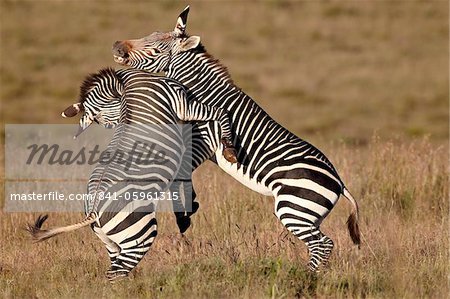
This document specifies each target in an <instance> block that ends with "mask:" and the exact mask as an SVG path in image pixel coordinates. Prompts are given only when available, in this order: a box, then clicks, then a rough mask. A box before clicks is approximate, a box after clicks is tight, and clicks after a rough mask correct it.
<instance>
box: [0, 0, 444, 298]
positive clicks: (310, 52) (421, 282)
mask: <svg viewBox="0 0 450 299" xmlns="http://www.w3.org/2000/svg"><path fill="white" fill-rule="evenodd" d="M190 4H191V13H190V20H189V24H188V26H189V27H188V31H189V32H190V33H191V34H196V35H200V36H201V37H202V40H203V43H204V44H205V46H206V47H207V49H208V50H209V51H210V53H212V54H213V55H214V56H215V57H217V58H219V59H220V60H221V61H222V62H223V63H224V64H225V65H226V66H227V67H228V68H229V70H230V73H231V75H232V77H233V79H234V81H235V82H236V84H237V85H239V86H240V87H242V88H243V89H244V90H245V91H246V92H247V93H248V94H249V95H251V96H252V97H253V98H255V99H256V100H257V102H258V103H259V104H261V106H262V107H264V109H266V111H268V112H269V113H270V114H271V115H272V116H273V117H274V118H275V119H276V120H278V121H280V122H281V123H282V124H283V125H285V126H286V127H287V128H289V129H290V130H291V131H293V132H295V133H296V134H298V135H299V136H301V137H302V138H305V139H307V140H309V141H311V142H312V143H313V144H315V145H317V146H318V147H319V148H321V149H322V150H323V151H324V152H325V153H326V154H327V156H328V157H329V158H330V159H331V160H332V161H333V163H334V164H335V166H336V168H337V169H338V170H339V172H340V174H341V177H342V178H343V179H344V181H345V182H346V185H347V186H348V187H349V189H350V191H351V192H352V193H353V194H354V196H355V198H357V200H358V202H359V204H360V209H361V229H362V233H363V244H362V247H361V250H357V248H356V247H354V246H353V245H352V243H351V241H350V238H349V236H348V234H347V231H346V227H345V220H346V219H347V216H348V213H349V212H350V209H349V206H348V204H347V203H346V202H345V200H343V201H340V202H339V203H338V205H337V207H336V208H335V210H333V212H332V213H331V215H330V216H329V218H327V220H326V221H325V222H324V223H323V225H322V227H323V230H324V232H326V233H327V234H328V235H329V236H330V237H331V238H332V239H333V240H334V241H335V251H334V253H333V255H332V259H331V263H330V265H329V269H327V270H326V271H324V272H323V273H320V274H318V275H317V276H311V275H309V274H308V273H307V272H306V271H305V267H304V265H305V262H306V259H307V254H306V247H304V246H303V245H302V244H301V243H300V242H299V241H297V240H296V239H295V238H293V237H292V236H290V235H289V234H287V232H286V230H285V229H284V228H283V227H282V225H280V223H278V221H277V219H276V217H274V216H273V199H272V198H270V197H264V196H260V195H258V194H256V193H254V192H252V191H250V190H248V189H246V188H245V187H243V186H241V185H240V184H239V183H237V182H236V181H234V180H233V179H232V178H230V177H228V176H227V175H225V174H223V173H222V172H221V171H220V170H218V169H217V167H215V166H214V165H212V164H211V163H207V164H206V165H204V166H202V167H201V168H200V169H198V171H196V173H195V181H194V183H195V186H196V190H197V193H198V200H199V202H200V210H199V212H198V214H196V215H195V216H194V217H193V227H192V228H191V229H190V230H189V231H188V232H187V234H186V237H185V239H183V240H180V239H179V238H178V237H177V235H176V231H177V230H176V226H175V223H174V220H173V217H172V216H171V215H170V214H168V213H161V214H160V215H158V221H159V228H160V229H159V232H160V234H159V236H158V237H157V239H156V242H155V244H154V246H153V247H152V249H151V250H150V252H149V253H148V255H147V256H146V258H145V259H144V260H143V261H142V263H141V264H140V265H139V266H138V268H137V269H136V271H135V273H134V275H133V277H132V278H130V279H127V280H125V281H122V282H119V283H117V284H115V285H112V286H111V285H110V284H109V283H108V282H107V281H106V279H105V278H104V272H105V271H106V269H107V267H108V259H107V254H106V251H105V249H104V248H103V246H102V244H101V242H100V241H99V240H97V239H96V237H95V236H94V235H93V233H91V232H90V231H89V229H85V230H84V231H78V232H75V233H72V234H70V235H65V236H60V237H57V238H55V239H53V240H50V241H48V242H44V243H41V244H36V245H34V244H32V243H31V242H30V240H29V239H28V237H27V235H26V233H25V232H24V231H23V229H22V228H23V227H24V225H25V223H27V222H31V221H33V220H34V219H35V217H36V216H37V214H32V213H6V212H4V211H1V212H0V229H1V241H0V244H1V249H2V254H1V255H0V294H1V296H2V297H6V298H9V297H18V298H22V297H25V298H54V297H62V298H67V297H76V298H86V297H94V296H97V297H101V298H111V297H112V298H122V297H142V298H148V297H162V298H177V297H178V298H181V297H187V298H194V297H195V298H197V297H204V298H210V297H222V298H223V297H225V298H228V297H229V298H235V297H243V298H261V297H272V298H292V297H319V298H323V297H330V298H335V297H369V298H398V297H402V298H417V297H427V298H444V297H446V296H447V295H448V293H449V288H448V274H449V273H448V271H449V246H448V245H449V244H448V228H449V222H448V218H449V217H448V214H449V201H448V197H449V190H448V186H449V184H448V182H449V180H448V133H449V122H448V116H449V115H448V114H449V104H448V96H449V86H448V80H449V75H448V64H449V59H448V50H449V48H448V34H449V30H448V3H447V2H444V1H442V2H439V1H433V2H418V1H413V2H407V1H392V2H389V1H376V2H363V3H359V2H343V3H339V2H319V3H316V2H312V1H305V2H284V1H269V2H264V3H258V4H250V3H248V2H216V3H208V2H190ZM0 5H1V7H0V20H1V21H0V30H1V42H0V49H1V53H0V62H1V65H0V71H1V72H0V75H1V77H0V79H1V81H0V83H1V85H0V86H1V90H0V97H1V111H2V119H3V122H2V123H68V121H67V120H63V119H61V118H60V112H61V111H62V110H63V109H64V108H65V107H67V106H68V105H69V104H71V103H73V102H75V101H76V99H77V93H78V86H79V84H80V82H81V81H82V79H83V77H84V76H85V75H86V74H87V73H90V72H94V71H96V70H98V69H99V68H100V67H104V66H114V67H116V66H115V65H114V63H113V60H112V57H111V54H110V48H111V45H112V43H113V42H114V41H115V40H119V39H127V38H137V37H141V36H144V35H146V34H148V33H150V32H153V31H155V30H162V31H166V30H169V29H172V28H173V26H174V23H175V19H176V16H177V15H178V13H179V11H181V10H182V9H183V8H184V6H185V5H186V3H184V2H175V1H165V2H136V3H133V4H125V3H121V2H117V1H95V2H92V3H91V2H85V1H68V2H56V1H39V2H31V1H16V2H12V1H2V2H1V4H0ZM2 136H3V134H2ZM2 140H3V137H2ZM2 148H3V146H2ZM1 151H3V150H1ZM2 156H3V152H2ZM2 161H3V157H2ZM3 178H4V175H3V174H2V184H3V183H4V180H3ZM3 201H4V195H3V190H1V198H0V202H3ZM81 217H82V215H81V214H78V213H64V214H62V213H61V214H55V213H52V214H50V219H49V220H48V225H51V226H56V225H63V224H68V223H72V222H74V221H77V220H79V219H80V218H81Z"/></svg>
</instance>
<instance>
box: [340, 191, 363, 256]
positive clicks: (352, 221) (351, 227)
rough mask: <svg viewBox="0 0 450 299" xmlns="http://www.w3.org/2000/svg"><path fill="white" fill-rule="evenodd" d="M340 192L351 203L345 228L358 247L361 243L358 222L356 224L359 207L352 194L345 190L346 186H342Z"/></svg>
mask: <svg viewBox="0 0 450 299" xmlns="http://www.w3.org/2000/svg"><path fill="white" fill-rule="evenodd" d="M342 194H343V195H344V196H345V198H347V199H348V201H349V202H350V203H351V205H352V212H351V214H350V216H348V219H347V228H348V232H349V233H350V238H352V241H353V243H354V244H356V245H358V248H360V247H361V246H360V244H361V233H360V231H359V224H358V218H359V217H358V214H359V208H358V203H357V202H356V200H355V199H354V198H353V196H352V195H351V194H350V192H349V191H348V190H347V188H345V187H344V190H343V191H342Z"/></svg>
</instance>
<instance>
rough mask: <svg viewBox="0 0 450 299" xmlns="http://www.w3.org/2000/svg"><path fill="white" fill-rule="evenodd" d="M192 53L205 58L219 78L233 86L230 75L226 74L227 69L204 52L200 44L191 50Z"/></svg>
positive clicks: (203, 47) (204, 49)
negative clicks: (217, 71)
mask: <svg viewBox="0 0 450 299" xmlns="http://www.w3.org/2000/svg"><path fill="white" fill-rule="evenodd" d="M193 52H194V53H199V54H203V57H204V58H206V60H207V62H209V63H211V64H213V65H214V66H216V67H217V69H218V70H219V73H220V76H221V78H222V79H224V80H225V81H226V82H227V83H229V84H232V85H234V81H233V79H232V78H231V75H230V73H229V72H228V68H227V67H226V66H224V65H223V64H222V63H221V62H220V60H219V59H217V58H215V57H214V56H212V55H211V54H209V53H208V51H206V48H205V46H204V45H203V44H202V43H201V42H200V44H199V45H198V46H197V47H196V48H195V49H194V50H193Z"/></svg>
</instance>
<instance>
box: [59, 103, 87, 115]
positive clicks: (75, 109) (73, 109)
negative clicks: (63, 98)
mask: <svg viewBox="0 0 450 299" xmlns="http://www.w3.org/2000/svg"><path fill="white" fill-rule="evenodd" d="M82 108H83V106H81V103H75V104H73V105H70V106H69V107H67V108H66V110H64V111H63V112H62V113H61V116H62V117H64V118H66V117H74V116H75V115H77V114H78V113H80V111H81V109H82Z"/></svg>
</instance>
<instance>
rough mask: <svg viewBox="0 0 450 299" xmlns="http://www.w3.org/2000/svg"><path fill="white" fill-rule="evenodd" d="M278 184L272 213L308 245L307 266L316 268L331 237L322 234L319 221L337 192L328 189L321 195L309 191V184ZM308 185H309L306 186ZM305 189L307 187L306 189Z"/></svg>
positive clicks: (328, 250)
mask: <svg viewBox="0 0 450 299" xmlns="http://www.w3.org/2000/svg"><path fill="white" fill-rule="evenodd" d="M301 183H302V182H301V181H299V182H298V183H297V184H296V186H287V185H284V186H281V187H279V188H278V190H277V192H274V193H275V194H276V195H275V198H276V200H275V215H276V216H277V217H278V218H279V219H280V221H281V223H282V224H283V225H284V226H285V227H286V228H287V229H288V230H289V231H290V232H291V233H292V234H293V235H294V236H296V237H297V238H299V239H300V240H301V241H303V242H304V243H305V244H306V246H307V247H308V251H309V261H308V264H307V267H308V269H309V270H311V271H312V272H318V270H319V267H320V266H321V265H322V264H326V263H327V262H328V260H329V258H330V255H331V252H332V250H333V241H332V240H331V239H330V238H329V237H328V236H326V235H324V234H323V233H322V232H321V231H320V229H319V225H320V223H321V222H322V220H323V219H324V218H325V217H326V216H327V215H328V213H329V211H330V210H331V209H332V207H333V206H334V203H335V202H336V200H337V198H338V196H337V195H335V193H332V192H328V194H327V195H328V196H329V197H330V198H325V197H324V196H323V195H320V194H318V192H311V190H310V189H309V188H311V187H310V186H311V184H310V183H309V185H305V186H304V187H302V186H301ZM308 187H309V188H308ZM308 189H309V190H308Z"/></svg>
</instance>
